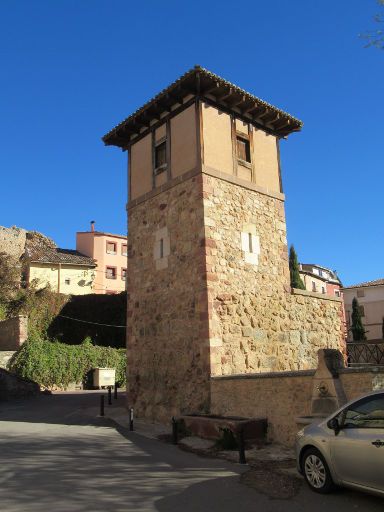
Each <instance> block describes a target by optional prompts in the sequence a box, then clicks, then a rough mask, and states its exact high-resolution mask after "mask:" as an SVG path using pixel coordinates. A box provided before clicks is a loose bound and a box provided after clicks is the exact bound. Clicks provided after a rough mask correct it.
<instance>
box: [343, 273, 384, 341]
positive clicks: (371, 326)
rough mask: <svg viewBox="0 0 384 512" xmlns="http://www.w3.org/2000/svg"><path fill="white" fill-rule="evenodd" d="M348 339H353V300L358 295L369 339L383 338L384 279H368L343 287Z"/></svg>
mask: <svg viewBox="0 0 384 512" xmlns="http://www.w3.org/2000/svg"><path fill="white" fill-rule="evenodd" d="M343 293H344V304H345V315H346V321H347V332H348V341H352V340H353V338H352V332H351V329H350V328H351V323H352V301H353V299H354V298H355V297H356V299H357V300H358V302H359V305H360V311H361V316H362V322H363V326H364V329H365V335H366V337H367V340H369V341H372V340H382V339H383V323H384V279H377V280H375V281H368V282H365V283H360V284H357V285H354V286H347V287H345V288H343Z"/></svg>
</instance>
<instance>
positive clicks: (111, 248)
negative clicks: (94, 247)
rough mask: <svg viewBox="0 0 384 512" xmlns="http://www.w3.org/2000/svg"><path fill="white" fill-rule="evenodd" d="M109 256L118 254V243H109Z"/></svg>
mask: <svg viewBox="0 0 384 512" xmlns="http://www.w3.org/2000/svg"><path fill="white" fill-rule="evenodd" d="M107 254H116V242H107Z"/></svg>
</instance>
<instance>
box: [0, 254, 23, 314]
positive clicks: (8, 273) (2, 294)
mask: <svg viewBox="0 0 384 512" xmlns="http://www.w3.org/2000/svg"><path fill="white" fill-rule="evenodd" d="M20 273H21V267H20V264H19V262H18V261H17V260H16V259H15V258H13V257H12V256H10V255H9V254H6V253H4V252H0V304H3V305H5V304H6V303H7V302H8V301H9V300H10V299H12V298H13V297H15V295H16V293H17V291H18V289H19V287H20Z"/></svg>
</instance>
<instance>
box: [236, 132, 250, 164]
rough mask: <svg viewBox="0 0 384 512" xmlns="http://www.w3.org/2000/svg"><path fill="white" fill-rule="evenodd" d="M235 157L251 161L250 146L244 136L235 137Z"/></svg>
mask: <svg viewBox="0 0 384 512" xmlns="http://www.w3.org/2000/svg"><path fill="white" fill-rule="evenodd" d="M236 145H237V157H238V158H239V160H243V161H244V162H248V163H251V148H250V144H249V140H248V139H246V138H244V137H239V136H237V137H236Z"/></svg>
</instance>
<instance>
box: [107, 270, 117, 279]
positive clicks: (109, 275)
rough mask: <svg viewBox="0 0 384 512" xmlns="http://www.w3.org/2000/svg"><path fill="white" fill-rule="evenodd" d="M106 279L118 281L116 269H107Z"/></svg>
mask: <svg viewBox="0 0 384 512" xmlns="http://www.w3.org/2000/svg"><path fill="white" fill-rule="evenodd" d="M105 277H106V278H107V279H116V267H106V268H105Z"/></svg>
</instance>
